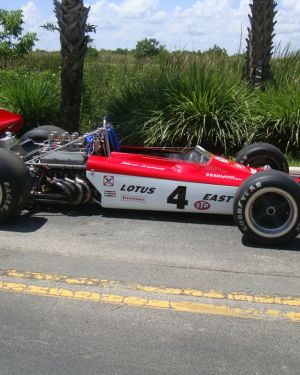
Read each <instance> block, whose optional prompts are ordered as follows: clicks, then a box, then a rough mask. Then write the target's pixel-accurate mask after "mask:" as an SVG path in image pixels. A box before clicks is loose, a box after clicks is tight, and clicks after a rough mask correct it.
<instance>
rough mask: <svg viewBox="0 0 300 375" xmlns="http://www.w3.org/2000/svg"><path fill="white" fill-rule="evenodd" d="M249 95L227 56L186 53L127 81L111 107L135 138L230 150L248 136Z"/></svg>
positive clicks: (124, 129)
mask: <svg viewBox="0 0 300 375" xmlns="http://www.w3.org/2000/svg"><path fill="white" fill-rule="evenodd" d="M249 95H251V94H250V93H249V91H248V89H247V87H246V85H245V84H243V83H241V82H240V80H239V77H238V75H236V73H235V72H234V71H233V70H231V69H230V67H229V65H228V62H227V58H226V57H224V59H220V58H218V59H209V60H206V61H201V60H197V61H196V60H195V59H186V58H185V59H184V60H183V61H182V60H180V59H179V60H175V61H174V60H171V61H168V62H167V63H166V62H163V63H162V64H160V65H159V66H158V67H157V69H156V70H153V71H150V72H149V74H148V75H147V76H145V77H144V78H143V79H141V80H140V82H137V83H136V84H134V85H129V86H126V87H123V88H122V89H121V90H120V91H119V93H118V94H117V95H116V96H114V97H112V98H110V104H109V105H108V110H109V112H110V114H111V115H112V116H113V118H114V120H115V122H116V124H117V125H118V130H119V129H120V130H121V132H122V134H123V135H127V138H128V140H129V141H131V142H135V143H138V142H144V143H145V144H147V145H161V146H182V145H186V146H192V145H195V144H201V145H202V146H203V147H206V148H208V149H209V150H212V151H215V152H218V153H227V152H228V151H232V150H235V149H238V148H240V146H241V145H242V144H243V143H244V142H245V140H246V139H247V117H248V109H247V108H248V107H247V105H246V98H247V96H248V97H249ZM124 114H126V115H125V116H124ZM131 134H132V135H131ZM128 135H129V136H128Z"/></svg>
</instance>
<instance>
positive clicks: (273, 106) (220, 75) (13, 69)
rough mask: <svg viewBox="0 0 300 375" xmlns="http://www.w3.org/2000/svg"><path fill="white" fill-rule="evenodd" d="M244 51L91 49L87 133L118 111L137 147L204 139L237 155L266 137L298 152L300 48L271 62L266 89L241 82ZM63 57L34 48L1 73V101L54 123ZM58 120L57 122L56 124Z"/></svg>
mask: <svg viewBox="0 0 300 375" xmlns="http://www.w3.org/2000/svg"><path fill="white" fill-rule="evenodd" d="M243 64H244V57H243V56H242V55H236V56H231V57H229V56H227V54H226V51H224V50H222V49H220V48H219V47H214V48H212V49H211V50H209V51H206V52H203V53H200V52H198V53H192V52H186V51H178V52H174V53H167V52H165V51H163V52H162V53H160V54H158V55H156V56H144V57H140V56H139V57H137V56H136V55H135V53H134V52H131V51H127V50H120V51H97V50H95V49H90V50H89V52H88V54H87V57H86V61H85V68H84V69H85V72H84V84H83V95H82V105H81V130H87V129H90V128H94V127H95V126H98V125H99V123H100V122H101V118H102V116H103V115H104V114H109V115H111V116H112V118H113V121H114V124H115V126H116V128H117V131H118V134H120V136H121V137H122V139H123V140H124V141H126V142H127V143H131V144H141V143H145V144H148V145H154V144H155V145H174V146H183V145H184V146H185V145H194V144H197V143H200V144H202V145H203V146H204V147H206V148H208V149H209V150H212V151H214V152H218V153H227V154H228V153H234V152H235V151H237V150H239V149H240V148H241V147H242V146H243V145H244V144H245V143H249V142H254V141H258V140H259V141H268V142H271V143H273V144H275V145H277V146H278V147H280V148H281V149H282V150H283V151H285V152H289V153H291V154H292V155H297V153H298V152H299V150H300V135H299V133H300V110H299V108H300V52H298V51H296V52H292V51H288V50H286V51H284V52H282V53H279V54H277V56H276V57H275V58H273V60H272V63H271V69H272V72H273V73H272V74H273V80H272V81H269V82H268V83H267V85H266V90H265V91H260V90H254V91H253V90H251V89H250V88H249V87H248V85H247V84H246V83H245V82H243V81H242V80H241V71H242V67H243ZM59 97H60V56H59V53H58V52H44V51H36V52H32V53H30V54H29V55H28V56H27V57H26V58H23V59H22V60H14V61H12V62H11V63H10V64H9V66H8V67H7V69H5V70H1V71H0V105H1V106H3V107H6V108H9V109H11V110H14V111H17V112H19V113H21V114H22V115H23V116H24V118H25V121H26V124H27V125H26V126H27V127H28V128H30V127H33V126H36V125H37V124H40V125H41V124H45V123H56V124H57V121H58V120H57V119H58V116H59ZM58 125H59V124H58Z"/></svg>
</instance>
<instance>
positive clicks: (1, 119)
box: [0, 109, 24, 133]
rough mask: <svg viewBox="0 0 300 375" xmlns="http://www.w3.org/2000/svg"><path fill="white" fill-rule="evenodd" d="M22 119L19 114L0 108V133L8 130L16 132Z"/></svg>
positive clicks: (22, 122)
mask: <svg viewBox="0 0 300 375" xmlns="http://www.w3.org/2000/svg"><path fill="white" fill-rule="evenodd" d="M23 124H24V120H23V118H22V117H21V116H19V115H17V114H16V113H12V112H9V111H6V110H5V109H0V133H4V132H6V131H10V132H13V133H17V132H18V131H19V130H20V129H22V127H23Z"/></svg>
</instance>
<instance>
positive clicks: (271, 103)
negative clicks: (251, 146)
mask: <svg viewBox="0 0 300 375" xmlns="http://www.w3.org/2000/svg"><path fill="white" fill-rule="evenodd" d="M251 112H252V118H253V119H255V121H254V122H253V123H255V126H254V127H253V128H252V133H253V135H254V138H255V139H259V140H261V141H266V142H270V143H273V144H274V145H276V146H277V147H279V148H280V149H281V150H282V151H283V152H289V153H291V154H292V155H296V154H297V153H299V151H300V86H299V82H298V84H297V83H296V82H295V83H286V84H285V86H284V87H280V88H278V89H273V90H268V92H266V93H259V94H258V95H257V100H256V103H255V105H253V107H252V110H251Z"/></svg>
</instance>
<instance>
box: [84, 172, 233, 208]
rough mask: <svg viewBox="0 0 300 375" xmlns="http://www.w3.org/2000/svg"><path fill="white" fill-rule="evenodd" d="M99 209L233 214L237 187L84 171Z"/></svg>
mask: <svg viewBox="0 0 300 375" xmlns="http://www.w3.org/2000/svg"><path fill="white" fill-rule="evenodd" d="M86 175H87V178H88V179H89V180H90V182H91V183H92V184H93V185H94V186H95V188H96V189H97V190H98V191H99V192H100V194H101V202H102V206H103V207H107V208H123V209H136V210H157V211H185V212H198V213H212V214H229V215H232V213H233V201H234V196H235V192H236V190H237V187H234V186H222V185H208V184H201V183H193V182H184V181H173V180H163V179H155V178H147V177H137V176H127V175H118V174H109V173H100V172H94V171H87V173H86Z"/></svg>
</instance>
